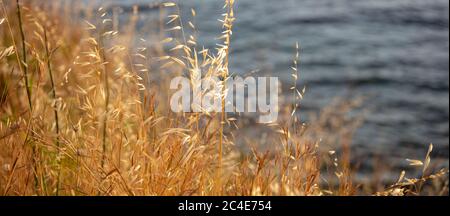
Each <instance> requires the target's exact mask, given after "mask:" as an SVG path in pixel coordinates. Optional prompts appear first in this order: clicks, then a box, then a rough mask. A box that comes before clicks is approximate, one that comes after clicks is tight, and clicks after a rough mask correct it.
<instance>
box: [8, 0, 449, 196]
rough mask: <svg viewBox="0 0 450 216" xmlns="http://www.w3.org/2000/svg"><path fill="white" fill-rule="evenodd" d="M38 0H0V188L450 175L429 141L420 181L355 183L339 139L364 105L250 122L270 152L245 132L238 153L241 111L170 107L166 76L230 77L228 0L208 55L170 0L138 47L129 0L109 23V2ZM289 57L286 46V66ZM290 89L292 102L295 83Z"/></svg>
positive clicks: (308, 190) (191, 191) (318, 189)
mask: <svg viewBox="0 0 450 216" xmlns="http://www.w3.org/2000/svg"><path fill="white" fill-rule="evenodd" d="M39 2H40V1H23V2H22V1H21V2H20V4H19V5H17V2H16V0H14V1H13V0H6V1H5V0H1V4H0V7H1V8H0V10H1V13H0V23H1V24H0V92H1V97H0V118H1V122H0V165H1V167H0V194H1V195H12V196H22V195H26V196H30V195H38V196H53V195H56V196H58V195H73V196H86V195H87V196H97V195H99V196H116V195H130V196H134V195H146V196H147V195H150V196H153V195H163V196H165V195H172V196H178V195H187V196H191V195H194V196H205V195H219V196H221V195H231V196H241V195H264V196H265V195H283V196H284V195H295V196H297V195H314V196H316V195H338V196H346V195H448V170H445V169H442V170H439V169H437V171H436V169H433V170H431V169H430V166H431V164H432V160H431V157H430V154H431V152H432V145H430V148H429V151H428V152H424V158H421V159H419V160H409V162H410V163H411V166H414V167H416V168H417V169H418V170H420V172H421V173H422V175H421V176H409V175H408V173H405V172H402V170H395V172H398V174H399V179H398V181H397V182H395V181H394V182H391V183H388V184H385V183H382V184H381V185H380V184H372V183H370V182H368V183H366V184H364V183H359V182H355V181H354V177H353V175H354V173H355V170H354V169H353V166H352V165H351V164H350V158H351V146H350V143H351V139H352V133H353V131H354V129H355V128H356V127H357V126H358V125H359V124H360V120H359V119H350V118H348V117H347V116H346V114H347V113H348V112H349V111H350V110H351V109H353V108H354V107H357V106H359V104H361V103H363V102H362V101H361V100H345V101H342V102H338V103H336V104H335V105H334V106H333V107H332V108H326V107H325V108H324V110H323V111H322V112H321V114H320V115H318V116H317V118H315V120H313V121H311V122H303V121H301V119H297V118H296V117H292V116H291V113H292V112H293V111H295V112H301V107H299V106H298V105H295V104H294V105H285V106H283V107H281V115H282V116H281V117H280V120H279V121H278V123H277V124H269V125H263V126H261V127H264V128H266V129H267V130H270V131H272V133H270V134H271V138H270V139H269V140H270V141H271V142H273V143H272V145H271V146H274V148H272V149H268V150H262V149H261V148H258V143H257V142H254V141H252V140H251V139H250V138H249V140H248V141H247V145H248V148H249V149H250V151H248V152H244V151H241V150H240V149H239V147H237V146H236V145H235V140H236V139H237V138H239V137H237V136H244V135H242V134H236V133H237V132H239V130H240V129H239V128H240V127H241V125H242V124H243V123H242V122H241V119H240V118H239V116H237V117H236V116H233V117H232V116H227V115H226V114H224V113H206V112H203V113H182V114H178V113H173V112H171V111H170V108H169V107H168V103H167V101H168V98H169V97H170V90H169V86H168V80H170V78H171V77H174V76H176V75H185V76H187V77H195V76H204V77H207V76H220V77H223V78H224V79H226V78H227V77H228V76H230V72H229V71H228V66H229V65H228V62H229V61H228V57H229V46H232V27H233V21H234V20H235V15H234V11H233V5H234V0H225V1H224V5H225V7H224V14H223V16H222V17H221V15H218V17H217V18H220V19H221V20H222V22H223V35H218V38H219V39H218V43H219V45H217V49H215V50H205V49H202V48H201V47H202V46H201V45H200V44H201V41H197V38H196V35H195V24H194V23H193V22H189V19H186V18H183V19H181V18H180V16H179V14H180V11H179V10H180V9H179V7H178V6H177V4H175V3H170V2H168V3H162V4H159V5H156V6H155V7H158V9H159V14H160V20H159V22H156V23H152V24H149V26H148V28H147V29H150V30H149V32H148V33H147V34H150V35H151V37H149V38H151V39H152V40H153V42H154V43H153V44H154V45H152V46H151V47H149V46H146V45H145V44H146V41H145V40H144V39H141V36H140V35H139V34H138V33H136V32H135V29H136V28H135V25H136V17H137V15H138V13H139V8H137V7H136V8H135V11H134V14H133V15H131V17H129V19H128V20H127V23H120V22H119V21H118V20H117V19H116V18H115V16H114V14H111V13H110V11H109V10H108V9H107V8H93V7H89V6H83V5H81V4H72V5H64V4H59V3H60V2H59V1H51V2H52V3H50V4H45V3H42V2H40V3H39ZM49 2H50V1H49ZM79 14H83V18H82V19H80V18H77V17H80V16H77V15H79ZM191 14H192V17H195V15H196V14H195V11H194V10H192V12H191ZM118 26H124V27H123V28H119V27H118ZM169 33H170V34H169ZM167 35H171V37H169V36H167ZM146 38H147V37H146ZM146 40H147V39H146ZM155 41H156V42H155ZM293 47H295V45H293ZM297 50H299V48H298V47H297ZM299 58H300V56H299V53H298V52H297V54H295V53H293V60H292V61H293V65H294V66H297V64H299V62H298V61H299V60H298V59H299ZM199 71H202V72H203V73H202V74H200V72H199ZM298 73H299V72H298V71H297V69H296V67H294V68H293V77H294V78H295V81H296V79H297V78H298V77H299V76H298ZM155 80H157V81H155ZM295 83H296V82H295ZM310 88H314V86H311V87H310ZM291 90H292V91H293V92H292V94H293V97H294V98H295V101H297V102H299V101H300V100H301V97H302V96H303V94H304V93H305V92H304V91H302V88H301V87H299V86H297V85H296V84H295V85H294V86H293V88H291ZM306 94H307V93H306ZM297 102H296V103H297ZM324 125H328V126H329V125H332V127H331V128H332V130H335V131H333V132H335V134H337V135H335V136H333V137H331V138H330V137H328V136H327V134H328V133H330V129H329V127H328V129H326V127H325V126H324ZM235 134H236V135H235ZM323 142H327V143H331V145H334V146H331V147H330V148H329V149H327V148H322V147H321V145H322V144H323ZM338 148H339V149H342V151H339V152H334V151H333V149H338ZM324 170H327V172H326V173H324V172H325V171H324Z"/></svg>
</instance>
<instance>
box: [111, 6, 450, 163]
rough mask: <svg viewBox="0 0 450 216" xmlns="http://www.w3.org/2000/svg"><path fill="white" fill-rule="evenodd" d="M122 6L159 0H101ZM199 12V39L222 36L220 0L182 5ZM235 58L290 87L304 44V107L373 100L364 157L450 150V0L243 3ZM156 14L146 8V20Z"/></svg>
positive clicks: (238, 65)
mask: <svg viewBox="0 0 450 216" xmlns="http://www.w3.org/2000/svg"><path fill="white" fill-rule="evenodd" d="M103 2H104V3H106V4H116V5H117V4H119V5H123V6H124V7H125V8H126V7H130V6H131V5H134V4H139V5H141V6H143V8H145V5H147V4H148V3H151V2H153V1H150V0H149V1H144V0H140V1H138V0H128V1H103ZM179 2H180V5H181V10H182V11H183V12H182V13H183V16H184V19H190V9H191V8H194V9H195V10H196V11H197V17H196V18H195V23H196V26H197V28H198V30H199V34H200V40H199V41H200V42H202V43H203V44H204V45H205V46H206V47H213V46H214V44H215V43H216V42H217V41H215V38H216V37H217V36H218V35H219V34H220V31H221V25H220V23H219V22H218V21H217V19H219V18H221V17H220V14H222V13H223V10H222V7H223V1H220V0H182V1H179ZM236 6H237V10H236V16H237V21H236V23H235V26H234V27H235V29H234V35H233V42H232V57H231V59H230V61H231V66H232V69H233V71H234V72H237V73H241V74H245V73H246V72H249V71H253V70H258V69H259V70H262V71H270V72H271V73H272V74H274V75H276V76H279V77H281V78H282V80H284V82H285V83H288V82H291V80H290V78H289V77H290V73H291V71H290V66H291V63H292V57H293V55H294V52H295V48H294V45H295V42H297V41H298V42H299V43H300V45H301V47H302V53H301V59H302V60H301V66H300V68H301V81H300V85H306V86H307V87H308V91H307V94H306V97H305V99H304V101H303V103H302V104H303V108H304V111H305V112H308V111H317V110H319V109H320V108H321V107H324V106H326V105H327V104H328V103H329V102H330V101H331V100H332V99H333V98H335V97H337V96H346V97H348V96H351V97H356V96H367V97H368V99H367V100H366V102H365V103H364V107H365V108H368V109H370V113H369V115H368V116H367V117H366V121H365V123H364V125H363V126H362V128H361V129H360V130H358V132H357V134H356V137H355V141H354V145H355V146H356V148H359V149H361V150H362V152H367V154H369V153H370V154H372V153H373V154H384V155H386V154H389V155H392V157H402V158H404V157H406V156H409V157H419V158H420V157H422V156H423V154H424V153H425V152H426V149H427V147H428V144H429V143H431V142H432V143H434V146H435V151H434V152H435V154H434V156H435V157H438V158H439V157H440V158H443V159H444V161H445V159H446V160H447V164H448V151H449V148H448V147H449V15H448V13H449V2H448V1H447V0H365V1H363V0H277V1H274V0H238V1H237V5H236ZM152 13H156V12H154V11H151V10H149V11H146V12H143V14H141V18H140V19H141V21H142V22H145V20H146V17H147V16H150V15H151V14H152Z"/></svg>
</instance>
